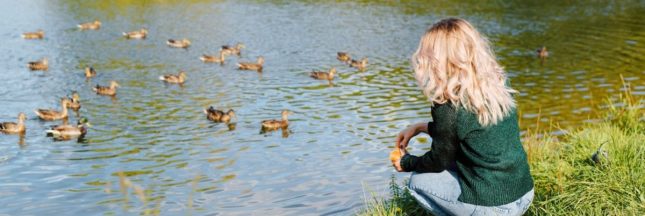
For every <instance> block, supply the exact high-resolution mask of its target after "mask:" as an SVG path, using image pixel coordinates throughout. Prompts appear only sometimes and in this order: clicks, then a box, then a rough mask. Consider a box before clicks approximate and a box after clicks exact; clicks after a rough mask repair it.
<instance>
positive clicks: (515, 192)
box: [401, 103, 533, 206]
mask: <svg viewBox="0 0 645 216" xmlns="http://www.w3.org/2000/svg"><path fill="white" fill-rule="evenodd" d="M432 119H433V122H430V123H428V133H429V135H430V136H431V137H432V150H431V151H428V152H427V153H426V154H424V155H423V156H419V157H417V156H412V155H409V154H407V155H405V156H403V158H402V159H401V166H402V168H403V170H405V171H414V172H419V173H423V172H441V171H443V170H446V169H448V168H449V167H451V166H453V165H454V164H456V171H457V172H458V175H459V184H460V186H461V195H460V196H459V201H461V202H464V203H470V204H474V205H482V206H499V205H504V204H508V203H510V202H512V201H515V200H517V199H519V198H520V197H522V196H523V195H524V194H526V193H527V192H529V191H530V190H531V189H533V178H532V177H531V174H530V172H529V166H528V162H527V159H526V153H525V152H524V149H523V147H522V143H521V142H520V132H519V127H518V123H517V114H516V112H515V109H513V111H512V112H511V113H510V114H509V115H508V116H506V117H505V118H504V119H503V120H501V121H499V122H498V123H497V124H494V125H491V126H487V127H483V126H482V125H481V124H479V122H478V120H477V115H476V114H474V113H472V112H468V111H466V110H465V109H463V108H455V107H454V106H453V105H452V104H449V103H448V104H438V105H435V106H434V107H433V108H432Z"/></svg>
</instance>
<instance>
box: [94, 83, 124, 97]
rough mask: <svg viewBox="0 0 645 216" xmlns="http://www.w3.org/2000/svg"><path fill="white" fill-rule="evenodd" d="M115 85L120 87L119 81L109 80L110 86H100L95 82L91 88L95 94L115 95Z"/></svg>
mask: <svg viewBox="0 0 645 216" xmlns="http://www.w3.org/2000/svg"><path fill="white" fill-rule="evenodd" d="M117 87H120V86H119V83H117V82H116V81H114V80H112V81H110V86H100V85H98V84H97V85H96V86H95V87H94V88H92V91H95V92H96V94H100V95H107V96H115V95H116V88H117Z"/></svg>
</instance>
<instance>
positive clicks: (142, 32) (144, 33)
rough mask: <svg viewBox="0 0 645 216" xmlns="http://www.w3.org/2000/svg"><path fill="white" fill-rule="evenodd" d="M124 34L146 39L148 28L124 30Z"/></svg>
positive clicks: (128, 37) (131, 37)
mask: <svg viewBox="0 0 645 216" xmlns="http://www.w3.org/2000/svg"><path fill="white" fill-rule="evenodd" d="M123 36H124V37H125V38H127V39H145V38H146V36H148V30H147V29H145V28H142V29H139V30H137V31H131V32H123Z"/></svg>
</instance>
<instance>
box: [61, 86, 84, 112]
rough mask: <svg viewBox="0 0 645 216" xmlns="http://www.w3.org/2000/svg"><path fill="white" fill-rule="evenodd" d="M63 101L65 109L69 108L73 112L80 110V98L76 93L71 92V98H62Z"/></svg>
mask: <svg viewBox="0 0 645 216" xmlns="http://www.w3.org/2000/svg"><path fill="white" fill-rule="evenodd" d="M63 100H65V102H66V103H67V108H70V109H72V110H74V111H78V110H79V109H81V96H80V95H79V94H78V92H76V91H74V92H72V97H68V98H63Z"/></svg>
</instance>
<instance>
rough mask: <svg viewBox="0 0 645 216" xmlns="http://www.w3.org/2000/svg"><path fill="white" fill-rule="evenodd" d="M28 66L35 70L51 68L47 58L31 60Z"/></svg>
mask: <svg viewBox="0 0 645 216" xmlns="http://www.w3.org/2000/svg"><path fill="white" fill-rule="evenodd" d="M27 67H28V68H29V69H30V70H32V71H34V70H48V69H49V61H47V58H43V59H41V60H38V61H31V62H28V63H27Z"/></svg>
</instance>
